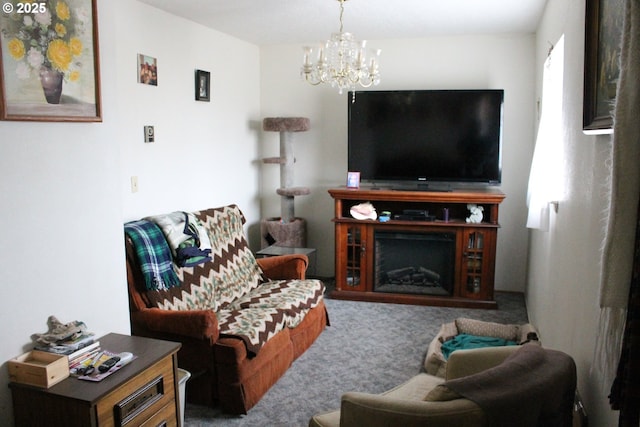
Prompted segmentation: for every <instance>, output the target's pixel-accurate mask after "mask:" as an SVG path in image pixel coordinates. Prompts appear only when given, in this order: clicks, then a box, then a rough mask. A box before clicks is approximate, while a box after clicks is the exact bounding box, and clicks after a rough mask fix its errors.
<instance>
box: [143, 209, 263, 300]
mask: <svg viewBox="0 0 640 427" xmlns="http://www.w3.org/2000/svg"><path fill="white" fill-rule="evenodd" d="M194 214H195V216H196V217H197V218H198V219H199V220H200V221H201V222H202V224H203V225H204V226H205V228H206V229H207V232H208V234H209V239H210V240H211V258H212V260H211V261H210V262H205V263H202V264H199V265H196V266H193V267H182V268H181V267H178V266H177V265H176V264H175V263H174V270H175V271H176V273H177V275H178V277H179V279H180V283H181V285H180V286H176V287H173V288H170V289H168V290H159V291H148V292H146V296H147V298H148V300H149V302H150V305H151V306H154V307H158V308H162V309H165V310H206V309H211V310H214V311H217V310H218V309H220V308H222V307H224V306H225V305H227V304H229V303H231V302H232V301H235V300H236V299H238V298H241V297H243V296H244V295H246V294H247V293H249V292H250V291H251V290H252V289H255V288H256V286H258V284H259V283H261V282H262V281H263V280H264V279H263V273H262V270H261V269H260V267H259V266H258V263H257V262H256V259H255V258H254V256H253V253H252V252H251V250H250V249H249V245H248V244H247V241H246V239H245V237H244V229H243V225H244V223H245V218H244V215H243V214H242V212H241V211H240V209H239V208H238V207H237V206H236V205H230V206H224V207H221V208H212V209H207V210H203V211H198V212H194Z"/></svg>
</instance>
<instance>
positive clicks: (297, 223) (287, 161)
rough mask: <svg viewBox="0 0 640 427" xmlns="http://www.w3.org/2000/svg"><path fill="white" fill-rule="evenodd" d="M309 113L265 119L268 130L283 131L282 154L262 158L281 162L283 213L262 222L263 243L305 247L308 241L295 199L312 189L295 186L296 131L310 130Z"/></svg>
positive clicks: (263, 124)
mask: <svg viewBox="0 0 640 427" xmlns="http://www.w3.org/2000/svg"><path fill="white" fill-rule="evenodd" d="M309 127H310V121H309V119H308V118H306V117H267V118H265V119H264V120H263V123H262V128H263V129H264V130H265V131H270V132H280V156H279V157H268V158H265V159H262V161H263V162H264V163H268V164H279V165H280V188H278V189H276V193H277V194H278V195H279V196H280V217H279V218H268V219H264V220H262V221H261V222H260V234H261V236H262V237H261V244H262V247H263V248H264V247H266V246H270V245H275V244H277V245H278V246H286V247H298V248H304V247H306V245H307V231H306V221H305V220H304V219H302V218H296V216H295V207H294V199H295V197H297V196H306V195H308V194H310V193H311V191H310V190H309V188H307V187H294V186H293V165H294V163H295V157H294V155H293V133H294V132H306V131H308V130H309Z"/></svg>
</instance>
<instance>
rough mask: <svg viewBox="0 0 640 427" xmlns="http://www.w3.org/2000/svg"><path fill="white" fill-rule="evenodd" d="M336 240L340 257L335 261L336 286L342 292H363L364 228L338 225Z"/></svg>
mask: <svg viewBox="0 0 640 427" xmlns="http://www.w3.org/2000/svg"><path fill="white" fill-rule="evenodd" d="M336 229H337V235H336V238H337V239H338V241H339V244H338V246H339V247H340V251H339V252H341V253H342V255H341V256H340V258H339V259H336V266H337V268H336V282H337V283H336V285H337V287H338V289H339V290H342V291H364V290H365V286H366V278H365V274H366V273H365V270H366V266H365V264H366V262H365V254H366V248H365V246H366V241H365V240H366V238H365V236H366V227H364V226H362V225H358V224H338V225H337V228H336Z"/></svg>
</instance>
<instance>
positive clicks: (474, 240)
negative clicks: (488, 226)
mask: <svg viewBox="0 0 640 427" xmlns="http://www.w3.org/2000/svg"><path fill="white" fill-rule="evenodd" d="M463 236H464V237H463V241H462V242H463V244H464V246H465V247H464V256H463V259H462V289H461V291H462V293H463V294H464V296H466V297H470V298H481V297H483V296H484V294H485V293H486V291H485V288H486V286H487V284H486V283H484V282H485V280H486V277H487V275H486V271H485V270H486V267H485V258H486V252H485V247H486V245H487V233H486V232H484V231H481V230H467V231H465V232H464V234H463Z"/></svg>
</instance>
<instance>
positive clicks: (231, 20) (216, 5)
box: [139, 0, 547, 46]
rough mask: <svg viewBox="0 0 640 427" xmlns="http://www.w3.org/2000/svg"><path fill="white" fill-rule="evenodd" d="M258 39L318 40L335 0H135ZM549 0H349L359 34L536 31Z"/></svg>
mask: <svg viewBox="0 0 640 427" xmlns="http://www.w3.org/2000/svg"><path fill="white" fill-rule="evenodd" d="M139 1H140V2H142V3H146V4H149V5H152V6H155V7H157V8H159V9H162V10H165V11H167V12H169V13H171V14H174V15H178V16H181V17H183V18H186V19H189V20H191V21H194V22H197V23H200V24H202V25H205V26H207V27H210V28H213V29H215V30H218V31H221V32H223V33H226V34H230V35H232V36H234V37H236V38H239V39H241V40H245V41H247V42H250V43H253V44H256V45H261V46H262V45H273V44H295V43H300V44H304V43H317V42H319V41H321V40H322V41H323V40H326V39H327V38H329V35H330V33H332V32H337V31H338V30H339V28H340V21H339V17H340V3H339V2H338V1H336V0H139ZM546 1H547V0H349V1H346V2H345V3H344V31H346V32H350V33H353V34H354V36H355V37H356V38H358V39H361V40H382V39H397V38H421V37H429V36H436V35H456V34H497V33H534V32H535V30H536V27H537V24H538V21H539V20H540V17H541V15H542V12H543V9H544V5H545V3H546Z"/></svg>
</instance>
